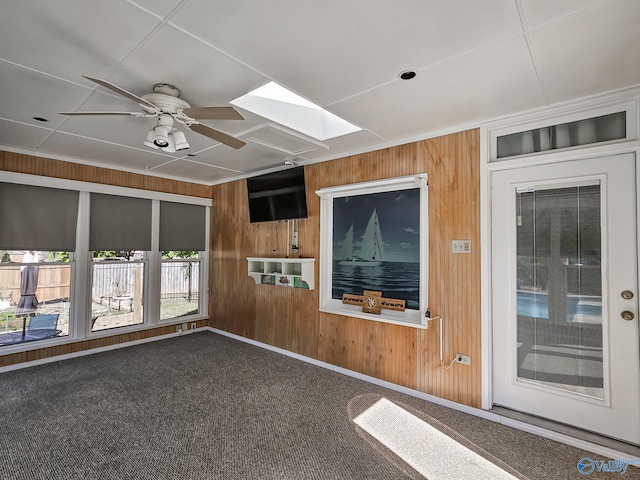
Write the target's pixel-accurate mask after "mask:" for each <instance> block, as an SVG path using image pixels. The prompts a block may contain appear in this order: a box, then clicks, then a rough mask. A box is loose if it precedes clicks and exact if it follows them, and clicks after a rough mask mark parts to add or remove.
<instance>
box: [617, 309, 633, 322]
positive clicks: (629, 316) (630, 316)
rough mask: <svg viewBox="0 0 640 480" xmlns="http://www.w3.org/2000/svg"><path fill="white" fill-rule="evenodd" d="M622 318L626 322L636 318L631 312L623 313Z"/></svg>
mask: <svg viewBox="0 0 640 480" xmlns="http://www.w3.org/2000/svg"><path fill="white" fill-rule="evenodd" d="M620 316H621V317H622V319H623V320H626V321H628V322H629V321H631V320H633V319H634V318H635V317H636V316H635V315H634V314H633V312H630V311H629V310H625V311H624V312H622V313H621V314H620Z"/></svg>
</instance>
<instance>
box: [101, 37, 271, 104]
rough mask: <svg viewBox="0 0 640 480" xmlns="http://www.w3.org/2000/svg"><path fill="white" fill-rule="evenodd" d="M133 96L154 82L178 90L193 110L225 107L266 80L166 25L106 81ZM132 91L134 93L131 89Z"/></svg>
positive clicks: (145, 91)
mask: <svg viewBox="0 0 640 480" xmlns="http://www.w3.org/2000/svg"><path fill="white" fill-rule="evenodd" d="M109 81H111V82H112V83H115V84H116V85H118V86H121V87H122V88H125V89H127V90H129V89H135V92H138V93H136V94H141V92H143V93H147V92H151V91H152V87H153V85H154V84H155V83H169V84H171V85H174V86H175V87H177V88H178V89H179V90H180V92H181V94H180V98H182V99H183V100H185V101H186V102H187V103H189V104H191V106H193V107H204V106H220V105H223V106H224V105H227V104H228V103H229V102H230V101H231V100H233V99H234V98H236V97H238V96H240V95H243V94H245V93H247V91H249V90H250V89H253V88H255V87H256V86H259V85H262V84H263V83H266V82H267V81H268V79H267V78H266V77H264V76H263V75H260V74H258V73H256V72H255V71H254V70H252V69H251V68H248V67H247V66H246V65H243V64H241V63H239V62H237V61H235V60H233V59H231V58H229V57H228V56H227V55H224V54H222V53H220V52H219V51H218V50H216V49H215V48H212V47H211V46H209V45H207V44H205V43H203V42H202V41H200V40H197V39H196V38H194V37H193V36H190V35H187V34H186V33H184V32H183V31H181V30H179V29H177V28H175V27H173V26H171V25H165V26H163V27H162V28H160V29H159V30H158V31H157V32H155V33H154V35H153V36H151V37H150V38H149V39H148V41H147V42H146V43H145V44H144V45H142V46H141V47H140V48H139V49H138V50H137V51H136V52H135V53H133V54H132V55H131V56H130V57H129V58H127V60H126V61H125V62H124V63H123V64H122V66H121V67H120V69H119V70H118V71H117V72H116V73H115V74H114V75H113V76H112V77H111V78H110V79H109ZM130 91H134V90H130Z"/></svg>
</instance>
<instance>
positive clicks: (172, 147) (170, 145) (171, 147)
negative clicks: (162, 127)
mask: <svg viewBox="0 0 640 480" xmlns="http://www.w3.org/2000/svg"><path fill="white" fill-rule="evenodd" d="M160 150H162V151H163V152H167V153H176V143H175V141H174V139H173V134H172V133H169V135H168V136H167V146H166V147H161V148H160Z"/></svg>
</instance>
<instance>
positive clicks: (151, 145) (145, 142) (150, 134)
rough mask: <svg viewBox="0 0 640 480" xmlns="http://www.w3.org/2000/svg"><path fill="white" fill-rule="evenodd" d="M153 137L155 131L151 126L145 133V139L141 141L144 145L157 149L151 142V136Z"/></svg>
mask: <svg viewBox="0 0 640 480" xmlns="http://www.w3.org/2000/svg"><path fill="white" fill-rule="evenodd" d="M154 137H155V132H154V129H153V128H152V129H151V130H149V132H148V133H147V139H146V140H145V141H144V142H143V143H142V144H143V145H144V146H145V147H150V148H153V149H155V150H157V149H158V147H157V146H155V145H154V144H153V138H154Z"/></svg>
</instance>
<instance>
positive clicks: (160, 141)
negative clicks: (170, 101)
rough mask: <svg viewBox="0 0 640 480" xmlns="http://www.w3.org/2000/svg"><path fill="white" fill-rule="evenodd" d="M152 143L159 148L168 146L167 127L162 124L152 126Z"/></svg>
mask: <svg viewBox="0 0 640 480" xmlns="http://www.w3.org/2000/svg"><path fill="white" fill-rule="evenodd" d="M153 144H154V145H155V146H156V147H159V148H165V147H168V146H169V128H168V127H165V126H164V125H156V126H155V127H153Z"/></svg>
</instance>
